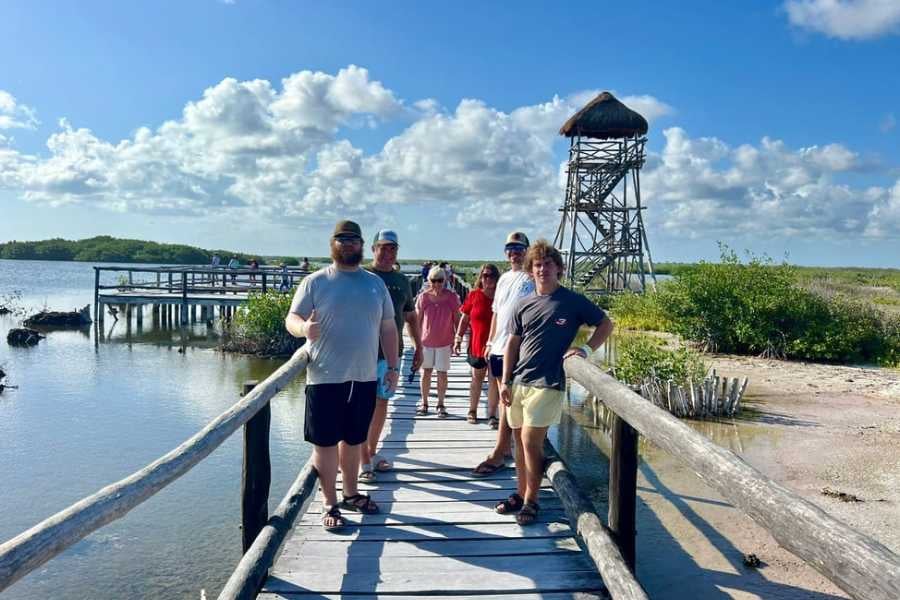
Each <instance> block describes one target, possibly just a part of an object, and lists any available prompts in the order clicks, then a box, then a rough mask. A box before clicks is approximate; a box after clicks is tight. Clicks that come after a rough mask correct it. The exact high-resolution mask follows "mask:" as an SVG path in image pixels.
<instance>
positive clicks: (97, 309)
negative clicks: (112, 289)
mask: <svg viewBox="0 0 900 600" xmlns="http://www.w3.org/2000/svg"><path fill="white" fill-rule="evenodd" d="M94 320H95V321H102V320H103V318H102V317H101V316H100V269H99V268H97V267H94Z"/></svg>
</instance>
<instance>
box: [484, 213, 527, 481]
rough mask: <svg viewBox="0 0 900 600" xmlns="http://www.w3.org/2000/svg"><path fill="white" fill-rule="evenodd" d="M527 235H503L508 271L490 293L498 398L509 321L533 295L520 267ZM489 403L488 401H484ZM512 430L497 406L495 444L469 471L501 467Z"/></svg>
mask: <svg viewBox="0 0 900 600" xmlns="http://www.w3.org/2000/svg"><path fill="white" fill-rule="evenodd" d="M528 246H529V242H528V236H526V235H525V234H524V233H522V232H521V231H513V232H512V233H510V234H509V235H508V236H506V245H505V246H504V248H503V249H504V251H505V252H506V258H507V260H509V271H507V272H506V273H504V274H503V275H501V276H500V279H499V280H498V281H497V289H496V291H495V292H494V304H493V310H494V316H493V317H492V319H491V331H490V334H489V335H488V343H487V355H488V375H489V377H490V382H489V384H488V394H497V398H499V391H498V390H499V385H498V384H499V382H500V381H501V378H502V377H503V352H504V351H505V350H506V342H507V341H508V340H509V323H510V321H511V320H512V316H513V311H514V309H515V307H516V304H517V303H518V301H519V300H520V299H521V298H525V297H527V296H531V295H533V294H534V281H532V279H531V275H530V274H529V273H527V272H526V271H525V270H524V269H523V265H524V263H525V252H526V251H527V250H528ZM488 405H489V406H491V405H492V404H491V403H490V401H489V403H488ZM511 439H512V430H511V429H510V428H509V424H508V423H507V420H506V408H505V407H503V406H500V419H499V422H498V423H497V444H496V445H495V446H494V450H493V451H492V452H491V453H490V454H489V455H488V457H487V458H486V459H485V460H484V461H482V462H481V464H479V465H478V466H477V467H475V468H474V469H473V470H472V474H473V475H475V476H476V477H486V476H488V475H490V474H491V473H494V472H496V471H497V470H498V469H500V468H502V467H503V465H504V464H505V462H506V457H507V456H508V455H510V440H511Z"/></svg>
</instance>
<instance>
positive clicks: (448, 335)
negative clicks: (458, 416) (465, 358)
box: [416, 267, 459, 419]
mask: <svg viewBox="0 0 900 600" xmlns="http://www.w3.org/2000/svg"><path fill="white" fill-rule="evenodd" d="M446 280H447V274H446V272H445V271H444V269H442V268H440V267H432V268H431V270H430V271H428V287H426V288H425V291H424V292H422V293H421V294H419V297H418V298H416V316H417V318H418V320H419V329H420V330H421V332H422V345H423V346H424V347H425V350H424V352H423V357H422V380H421V381H420V382H419V386H420V389H421V392H422V405H421V406H419V408H418V409H416V414H417V415H427V414H428V395H429V394H430V393H431V373H432V371H437V406H435V410H436V411H437V416H438V418H441V419H445V418H447V416H448V414H447V409H446V408H445V406H444V398H445V397H446V395H447V372H448V371H449V370H450V352H451V351H452V349H453V332H454V331H456V325H457V322H458V321H459V296H457V295H456V294H455V293H453V292H451V291H450V290H448V289H446V288H445V287H444V284H445V282H446Z"/></svg>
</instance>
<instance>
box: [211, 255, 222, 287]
mask: <svg viewBox="0 0 900 600" xmlns="http://www.w3.org/2000/svg"><path fill="white" fill-rule="evenodd" d="M221 264H222V258H221V257H220V256H219V255H218V254H213V255H212V259H210V261H209V266H210V268H211V269H212V275H211V276H210V281H211V282H212V283H216V281H217V280H216V269H218V268H219V266H220V265H221Z"/></svg>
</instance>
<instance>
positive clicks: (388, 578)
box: [258, 356, 605, 600]
mask: <svg viewBox="0 0 900 600" xmlns="http://www.w3.org/2000/svg"><path fill="white" fill-rule="evenodd" d="M406 359H407V360H408V356H407V357H406ZM404 363H405V364H404V370H403V371H404V373H408V366H407V365H408V363H407V362H406V360H405V361H404ZM449 379H450V384H449V389H448V393H447V401H446V406H447V409H448V411H449V413H450V417H449V418H448V419H438V418H437V417H436V416H435V415H434V410H433V409H434V406H435V404H436V401H435V398H434V396H432V398H431V401H430V403H429V405H430V410H431V414H429V415H428V416H425V417H419V416H416V415H415V407H416V405H417V404H419V402H420V400H421V398H420V394H419V389H418V384H419V382H418V379H416V380H415V381H414V382H413V383H408V380H407V379H406V378H405V377H404V379H403V382H402V385H401V389H400V391H399V393H398V396H397V397H395V398H394V399H393V400H392V401H391V406H390V409H389V414H388V422H387V424H386V426H385V432H384V435H383V440H384V442H383V451H382V452H381V454H382V456H384V457H385V458H388V459H389V460H391V461H392V462H393V463H394V467H395V468H394V470H393V471H392V472H390V473H379V474H378V482H377V483H375V484H371V485H365V484H360V490H361V491H363V492H364V493H368V494H370V495H371V496H372V498H373V499H374V500H375V501H376V502H378V503H379V505H380V507H381V513H380V514H378V515H372V516H361V515H359V514H356V513H348V512H347V511H344V515H345V517H346V518H347V520H348V523H349V525H348V527H347V528H346V530H345V531H344V532H342V533H338V534H335V533H327V532H325V531H324V530H323V529H322V527H321V525H320V518H321V509H322V503H321V497H319V498H316V500H315V501H314V503H313V504H312V505H311V506H310V509H309V510H308V511H307V512H306V514H305V515H304V516H303V518H302V519H300V520H299V522H298V523H296V524H295V526H294V528H293V530H292V531H291V533H290V535H289V536H288V538H287V539H286V540H285V542H284V544H283V546H282V550H281V552H280V554H279V556H278V558H277V560H276V562H275V564H274V566H273V567H272V569H271V570H270V571H269V576H268V578H267V579H266V581H265V584H264V585H263V588H262V591H261V593H260V595H259V596H258V597H259V598H263V599H265V600H274V599H276V598H279V599H289V598H295V599H299V598H303V599H308V598H337V597H342V598H359V599H360V600H362V599H363V598H372V597H375V596H381V595H390V596H391V598H393V599H395V600H396V599H399V598H403V597H405V596H415V597H416V598H417V599H420V600H421V599H422V598H427V597H442V596H450V595H452V596H455V597H457V598H482V599H485V600H488V599H494V600H501V599H502V600H513V599H529V600H530V599H537V598H549V599H552V600H563V599H565V598H575V597H578V598H587V599H589V598H595V597H596V598H601V597H605V587H604V585H603V582H602V580H601V578H600V575H598V573H597V570H596V567H595V566H594V563H593V562H592V560H591V559H590V558H589V557H588V556H587V554H585V553H583V552H582V550H581V548H580V547H579V545H578V543H577V542H576V537H575V533H574V532H573V530H572V529H571V528H570V527H569V524H568V522H567V520H566V515H565V512H564V510H563V508H562V505H561V502H560V499H559V498H558V497H557V495H556V492H555V491H554V490H553V488H552V487H551V486H550V484H549V482H546V481H545V489H544V490H543V491H542V492H541V498H540V505H541V512H540V519H539V521H540V522H539V523H536V524H533V525H530V526H528V527H520V526H519V525H517V524H516V522H515V519H514V517H512V516H508V515H498V514H497V513H496V512H494V510H493V506H494V504H496V503H497V502H498V501H499V500H502V499H504V498H506V497H507V496H508V495H509V494H511V493H512V492H513V491H515V488H516V483H515V473H514V470H513V469H512V468H506V469H502V470H500V471H498V472H497V473H495V474H494V475H492V476H490V477H487V478H476V477H473V476H472V475H471V469H472V467H473V466H474V465H476V464H478V462H480V461H481V460H483V459H484V457H485V456H486V455H487V454H488V452H490V450H491V448H493V446H494V440H495V438H496V432H495V431H494V430H492V429H490V428H489V427H488V425H487V423H486V421H485V420H484V419H483V418H482V420H481V422H480V423H479V424H478V425H472V424H470V423H467V422H466V419H465V417H466V413H467V411H468V385H469V367H468V365H466V363H465V361H464V360H463V358H462V357H454V358H453V361H452V366H451V371H450V376H449ZM432 394H433V395H434V394H435V391H434V390H432ZM484 407H485V400H484V394H483V395H482V402H481V406H480V407H479V408H480V410H479V416H481V417H483V416H484V411H485V408H484ZM339 487H340V485H339Z"/></svg>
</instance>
